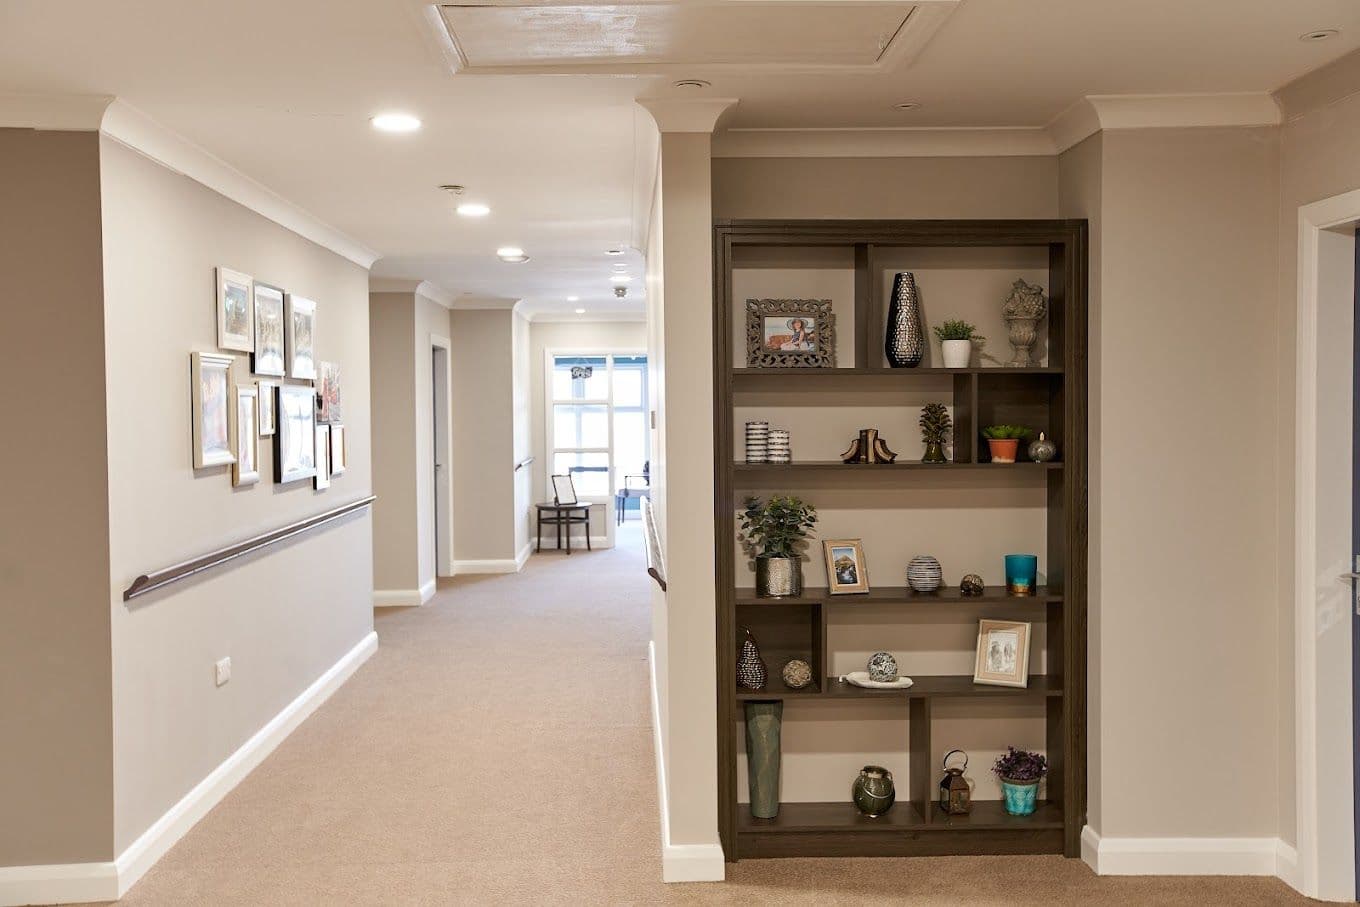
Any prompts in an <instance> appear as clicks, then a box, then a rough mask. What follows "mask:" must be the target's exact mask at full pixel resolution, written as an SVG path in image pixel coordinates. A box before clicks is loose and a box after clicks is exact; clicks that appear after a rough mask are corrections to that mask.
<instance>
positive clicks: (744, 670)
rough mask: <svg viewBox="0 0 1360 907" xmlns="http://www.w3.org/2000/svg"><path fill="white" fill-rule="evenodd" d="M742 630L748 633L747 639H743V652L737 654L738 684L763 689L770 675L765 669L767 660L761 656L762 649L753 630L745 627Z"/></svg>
mask: <svg viewBox="0 0 1360 907" xmlns="http://www.w3.org/2000/svg"><path fill="white" fill-rule="evenodd" d="M741 631H742V632H743V633H745V634H746V639H744V640H743V641H742V643H741V654H740V655H738V656H737V686H740V687H745V688H746V689H748V690H763V689H765V681H766V680H768V679H769V676H770V675H769V672H768V671H767V670H766V669H765V660H764V659H762V658H761V657H760V649H758V648H756V639H755V637H754V636H752V635H751V631H750V630H748V629H746V628H745V627H742V628H741Z"/></svg>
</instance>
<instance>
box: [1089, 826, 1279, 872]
mask: <svg viewBox="0 0 1360 907" xmlns="http://www.w3.org/2000/svg"><path fill="white" fill-rule="evenodd" d="M1081 858H1082V860H1084V861H1085V862H1086V864H1087V865H1089V866H1090V867H1091V868H1092V869H1093V870H1095V872H1096V874H1097V875H1105V876H1120V875H1153V876H1181V875H1194V876H1279V877H1280V878H1282V879H1285V881H1286V882H1288V881H1289V879H1288V878H1286V877H1285V873H1286V872H1287V873H1289V874H1290V876H1291V877H1292V875H1293V867H1294V866H1295V865H1296V863H1297V856H1296V855H1294V848H1292V847H1290V846H1289V845H1287V844H1285V843H1284V842H1283V841H1281V840H1280V839H1279V838H1107V837H1102V836H1101V835H1099V834H1097V833H1096V831H1095V830H1094V829H1093V828H1091V826H1089V825H1088V826H1086V827H1085V828H1083V829H1082V832H1081ZM1282 870H1283V871H1282Z"/></svg>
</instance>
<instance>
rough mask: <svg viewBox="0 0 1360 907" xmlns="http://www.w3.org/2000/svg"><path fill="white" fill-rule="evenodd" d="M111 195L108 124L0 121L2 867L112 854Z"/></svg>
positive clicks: (185, 449) (95, 858) (137, 418)
mask: <svg viewBox="0 0 1360 907" xmlns="http://www.w3.org/2000/svg"><path fill="white" fill-rule="evenodd" d="M99 191H100V172H99V137H98V135H97V134H95V133H92V132H35V131H33V130H27V129H0V272H3V273H4V275H5V296H4V300H5V301H4V303H3V309H4V318H5V329H4V336H5V337H6V338H7V340H8V341H9V342H7V343H6V344H5V347H6V349H5V355H4V356H0V379H2V380H3V386H4V387H5V388H6V390H5V392H4V393H0V414H3V420H2V421H3V424H4V425H5V426H6V428H5V431H4V441H3V443H0V475H4V476H5V477H6V479H7V481H6V488H5V503H4V505H3V507H0V510H3V512H4V514H5V518H4V519H3V520H0V589H3V605H0V715H3V716H4V727H5V730H4V732H3V736H4V742H3V743H0V813H3V819H2V820H0V866H10V865H27V864H45V863H76V862H83V861H98V860H110V859H112V858H113V856H114V844H113V766H112V763H113V751H112V746H113V698H112V694H111V692H110V687H109V684H110V676H111V671H112V665H111V655H110V651H111V649H110V643H109V633H110V630H109V610H108V604H107V603H108V586H109V539H108V528H109V512H108V480H109V477H108V473H107V471H106V470H105V468H104V456H105V454H104V451H105V441H106V421H105V411H104V390H105V374H104V315H103V305H102V303H103V274H102V265H101V258H102V253H101V244H102V239H101V217H100V203H99ZM208 286H209V284H207V283H206V282H205V284H204V292H205V293H206V292H207V287H208ZM205 298H206V297H205ZM182 362H183V364H184V365H185V367H186V368H185V369H184V370H183V374H182V375H181V376H180V377H181V379H182V384H183V385H184V386H186V387H187V386H188V370H187V365H188V358H187V355H186V357H185V358H184V360H183V361H182ZM123 380H126V379H123ZM142 415H143V414H142V413H140V412H136V413H134V414H132V416H131V417H132V418H133V419H134V420H135V421H137V422H138V424H141V425H143V426H144V427H145V428H147V429H148V430H155V428H156V427H155V426H154V425H147V424H146V420H144V419H142V418H141V416H142ZM188 424H189V423H188V418H187V414H186V415H185V416H184V418H183V419H181V420H180V421H178V422H176V427H179V428H183V429H184V430H186V431H187V429H188ZM182 450H183V453H184V454H185V456H186V457H187V456H188V453H189V448H188V446H187V442H186V444H185V446H184V447H183V448H182ZM114 480H115V481H120V480H121V479H120V477H117V476H115V479H114ZM148 566H149V565H148Z"/></svg>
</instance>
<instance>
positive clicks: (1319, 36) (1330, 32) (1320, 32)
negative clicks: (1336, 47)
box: [1299, 28, 1341, 41]
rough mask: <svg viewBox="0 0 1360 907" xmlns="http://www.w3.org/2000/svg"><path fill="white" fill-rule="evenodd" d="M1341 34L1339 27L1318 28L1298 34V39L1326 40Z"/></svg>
mask: <svg viewBox="0 0 1360 907" xmlns="http://www.w3.org/2000/svg"><path fill="white" fill-rule="evenodd" d="M1339 34H1341V29H1339V28H1319V29H1315V30H1313V31H1310V32H1304V33H1303V34H1301V35H1299V40H1300V41H1326V40H1327V39H1328V38H1335V37H1336V36H1337V35H1339Z"/></svg>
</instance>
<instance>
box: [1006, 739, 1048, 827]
mask: <svg viewBox="0 0 1360 907" xmlns="http://www.w3.org/2000/svg"><path fill="white" fill-rule="evenodd" d="M992 771H994V772H996V776H997V777H998V778H1000V779H1001V799H1002V802H1003V803H1004V804H1005V805H1006V812H1008V813H1010V814H1011V815H1012V816H1028V815H1029V814H1030V813H1032V812H1034V808H1035V806H1036V805H1037V804H1038V797H1039V780H1040V779H1041V778H1043V777H1044V775H1047V774H1048V759H1046V758H1045V757H1044V755H1043V754H1042V753H1032V752H1030V751H1029V750H1018V749H1016V748H1015V747H1013V746H1008V747H1006V752H1005V753H1004V754H1003V755H1000V756H998V757H997V758H996V764H995V765H993V766H992Z"/></svg>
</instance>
